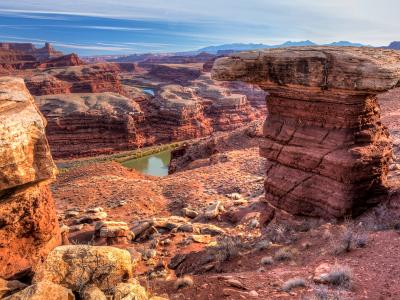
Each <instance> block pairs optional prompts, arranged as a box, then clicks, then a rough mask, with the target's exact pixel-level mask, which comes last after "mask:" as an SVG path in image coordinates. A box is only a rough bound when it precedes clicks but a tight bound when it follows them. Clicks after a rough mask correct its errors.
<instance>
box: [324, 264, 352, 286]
mask: <svg viewBox="0 0 400 300" xmlns="http://www.w3.org/2000/svg"><path fill="white" fill-rule="evenodd" d="M351 277H352V272H351V269H350V268H349V267H348V266H342V265H335V266H334V267H333V268H332V271H331V272H329V273H328V274H327V276H326V277H325V280H326V281H327V282H328V283H329V284H332V285H334V286H337V287H340V288H346V289H348V288H350V287H351Z"/></svg>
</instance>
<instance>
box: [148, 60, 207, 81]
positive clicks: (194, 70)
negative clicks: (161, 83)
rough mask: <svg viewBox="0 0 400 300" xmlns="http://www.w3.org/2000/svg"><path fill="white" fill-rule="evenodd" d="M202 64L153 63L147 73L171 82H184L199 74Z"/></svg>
mask: <svg viewBox="0 0 400 300" xmlns="http://www.w3.org/2000/svg"><path fill="white" fill-rule="evenodd" d="M201 70H202V64H201V63H193V64H154V65H151V69H150V71H149V75H151V76H153V77H156V78H158V79H161V80H167V81H169V82H171V83H176V84H186V83H188V82H189V81H190V80H194V79H196V78H198V77H199V76H200V75H201Z"/></svg>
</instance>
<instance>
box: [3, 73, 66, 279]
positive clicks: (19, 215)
mask: <svg viewBox="0 0 400 300" xmlns="http://www.w3.org/2000/svg"><path fill="white" fill-rule="evenodd" d="M45 125H46V122H45V120H44V118H43V117H42V116H41V114H40V112H39V110H38V109H37V107H36V106H35V103H34V100H33V98H32V96H31V95H30V94H29V92H28V90H27V89H26V87H25V85H24V82H23V80H22V79H17V78H12V77H2V78H0V277H7V276H10V275H13V274H15V273H17V272H20V271H23V270H25V269H28V268H30V267H32V266H33V265H35V264H36V263H37V262H38V261H40V260H42V259H43V258H44V257H45V256H46V255H47V253H48V252H49V251H50V250H51V249H53V248H54V247H55V246H57V245H58V244H59V242H60V234H59V227H58V221H57V217H56V212H55V206H54V201H53V198H52V195H51V192H50V190H49V187H48V184H49V182H50V181H51V180H52V179H53V178H54V175H55V170H56V169H55V165H54V163H53V160H52V157H51V154H50V149H49V145H48V143H47V140H46V136H45Z"/></svg>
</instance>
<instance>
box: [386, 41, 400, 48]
mask: <svg viewBox="0 0 400 300" xmlns="http://www.w3.org/2000/svg"><path fill="white" fill-rule="evenodd" d="M388 48H389V49H394V50H400V42H399V41H395V42H391V43H390V45H389V46H388Z"/></svg>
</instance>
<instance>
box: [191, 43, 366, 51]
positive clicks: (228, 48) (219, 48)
mask: <svg viewBox="0 0 400 300" xmlns="http://www.w3.org/2000/svg"><path fill="white" fill-rule="evenodd" d="M301 46H318V44H316V43H314V42H312V41H310V40H306V41H299V42H292V41H287V42H285V43H283V44H279V45H266V44H240V43H236V44H224V45H219V46H209V47H205V48H201V49H199V50H197V51H196V52H197V53H200V52H207V53H211V54H218V53H230V52H237V51H245V50H256V49H266V48H267V49H270V48H283V47H301ZM324 46H338V47H344V46H353V47H364V46H366V45H363V44H360V43H352V42H349V41H339V42H334V43H330V44H326V45H324Z"/></svg>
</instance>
